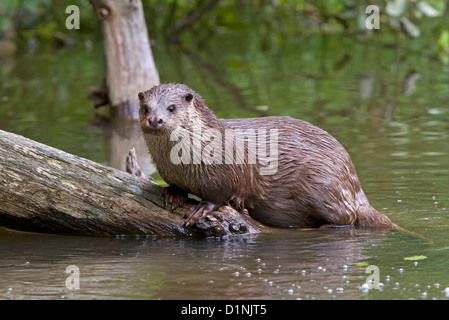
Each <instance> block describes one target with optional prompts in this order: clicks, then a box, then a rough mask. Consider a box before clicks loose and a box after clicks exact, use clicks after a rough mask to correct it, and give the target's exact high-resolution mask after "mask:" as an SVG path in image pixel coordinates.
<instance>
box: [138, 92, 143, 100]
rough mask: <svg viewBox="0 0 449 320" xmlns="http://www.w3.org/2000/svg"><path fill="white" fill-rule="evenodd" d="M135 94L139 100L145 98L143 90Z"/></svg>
mask: <svg viewBox="0 0 449 320" xmlns="http://www.w3.org/2000/svg"><path fill="white" fill-rule="evenodd" d="M137 95H138V96H139V100H143V99H145V95H144V94H143V92H139V93H138V94H137Z"/></svg>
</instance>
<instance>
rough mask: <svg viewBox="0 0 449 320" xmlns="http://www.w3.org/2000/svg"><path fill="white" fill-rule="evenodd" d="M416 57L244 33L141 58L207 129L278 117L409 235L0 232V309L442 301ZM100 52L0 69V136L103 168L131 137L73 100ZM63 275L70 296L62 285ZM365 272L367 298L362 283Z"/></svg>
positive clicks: (440, 95)
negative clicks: (197, 106)
mask: <svg viewBox="0 0 449 320" xmlns="http://www.w3.org/2000/svg"><path fill="white" fill-rule="evenodd" d="M423 43H424V46H423ZM432 45H434V44H433V42H432V39H430V38H429V39H426V38H425V37H424V39H421V42H420V46H421V47H418V44H417V43H416V42H413V41H411V40H408V39H405V38H402V36H397V37H396V38H395V37H394V36H391V38H388V37H385V38H382V40H380V39H379V38H376V37H374V38H372V39H358V40H355V38H354V37H345V36H342V35H337V34H335V35H329V34H328V35H322V34H311V35H308V36H302V37H301V36H295V37H291V38H289V39H285V41H284V43H282V44H277V43H275V42H273V43H271V44H269V45H268V46H267V45H266V43H264V42H263V40H262V39H258V37H257V36H255V35H254V34H253V33H252V31H247V32H243V33H242V32H240V33H232V32H229V33H225V34H221V35H218V36H217V37H215V38H213V39H212V40H211V41H210V42H209V43H208V44H207V45H206V46H205V47H203V48H201V50H194V49H186V48H179V47H170V46H167V45H164V44H163V43H160V42H157V43H156V44H155V46H154V48H153V50H154V52H153V53H154V57H155V60H156V64H157V67H158V70H159V73H160V76H161V79H162V81H163V82H182V83H186V84H188V85H189V86H191V87H192V88H194V89H195V90H196V91H197V92H198V93H199V94H200V95H202V96H203V98H205V99H206V102H207V104H208V105H209V107H210V108H211V109H213V110H214V111H215V112H216V114H217V115H218V116H220V117H226V118H227V117H253V116H264V115H290V116H293V117H297V118H301V119H304V120H306V121H309V122H311V123H314V124H316V125H318V126H320V127H321V128H323V129H325V130H327V131H328V132H330V133H331V134H332V135H333V136H335V137H336V138H337V139H338V140H339V141H340V142H341V143H342V144H343V145H344V146H345V147H346V148H347V150H348V151H349V153H350V155H351V157H352V159H353V161H354V163H355V165H356V168H357V170H358V174H359V178H360V180H361V183H362V186H363V188H364V190H365V192H366V194H367V196H368V198H369V199H370V201H371V203H372V204H373V206H375V207H376V208H377V209H379V210H381V211H383V212H385V213H386V214H387V215H388V216H389V217H390V218H391V219H392V220H393V221H394V222H396V223H397V224H399V225H400V226H402V227H403V228H405V229H407V230H409V231H412V232H415V233H416V234H419V236H413V235H409V234H406V233H400V232H389V233H380V232H370V231H364V230H317V231H309V232H298V231H294V230H279V232H277V233H276V234H272V235H258V236H251V237H238V238H229V239H221V240H219V239H214V240H203V241H197V240H188V239H184V240H182V239H179V240H150V239H142V238H131V239H129V238H128V239H122V238H120V237H118V238H113V239H98V238H87V237H69V236H50V235H38V234H27V233H20V232H15V231H10V230H6V229H0V248H1V249H0V271H1V272H0V299H127V298H132V299H158V298H160V299H238V298H240V299H241V298H249V299H448V298H449V293H448V294H446V293H445V291H444V290H445V288H448V287H449V274H448V272H447V270H448V268H449V183H448V181H449V105H448V102H447V101H449V66H447V65H446V66H445V65H443V64H442V62H441V61H440V60H439V58H438V55H437V54H436V53H435V51H434V50H433V49H432ZM102 50H103V49H102V44H101V43H96V44H94V45H93V47H92V49H86V48H85V47H84V45H82V44H80V45H78V46H76V47H74V48H68V49H64V50H60V51H58V52H56V53H33V54H24V55H20V56H16V57H11V58H6V59H3V60H2V64H1V66H0V81H1V86H0V129H2V130H7V131H12V132H15V133H19V134H22V135H24V136H27V137H29V138H31V139H34V140H37V141H40V142H43V143H46V144H49V145H51V146H54V147H57V148H60V149H62V150H65V151H68V152H70V153H74V154H77V155H80V156H83V157H86V158H89V159H91V160H94V161H97V162H101V163H105V164H111V165H113V164H112V163H113V162H114V166H115V162H117V161H116V160H117V159H115V160H114V161H113V160H111V157H115V158H117V152H116V150H118V149H123V150H129V148H130V146H133V145H137V144H138V143H139V142H138V141H139V138H138V135H136V134H135V133H133V132H132V129H133V128H134V127H133V126H132V125H129V124H126V125H122V126H120V127H119V128H117V127H115V125H114V124H113V123H110V122H108V121H104V120H102V117H101V115H102V114H104V113H105V112H104V110H97V111H96V110H94V109H93V107H92V104H91V103H90V102H89V101H88V100H87V98H86V88H87V87H88V86H92V85H98V84H99V83H100V82H101V81H102V79H103V75H104V62H103V51H102ZM128 131H131V133H129V132H128ZM123 138H126V140H123ZM119 154H120V153H119ZM118 158H119V160H118V162H120V156H118ZM0 205H1V204H0ZM446 250H448V251H446ZM410 256H425V257H426V258H425V259H423V260H416V259H415V260H416V261H413V260H405V259H404V258H405V257H410ZM421 258H423V257H421ZM70 265H76V266H77V267H78V268H79V272H80V289H75V290H69V289H67V288H66V282H65V281H66V278H67V277H68V274H67V273H66V272H65V271H66V268H67V266H70ZM368 265H374V266H377V267H378V270H379V281H380V285H379V289H375V288H373V289H367V288H366V286H364V283H365V281H366V280H367V277H368V276H369V275H370V273H366V268H367V266H368ZM448 291H449V289H448Z"/></svg>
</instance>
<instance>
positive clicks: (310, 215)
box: [139, 84, 398, 229]
mask: <svg viewBox="0 0 449 320" xmlns="http://www.w3.org/2000/svg"><path fill="white" fill-rule="evenodd" d="M189 94H190V95H192V96H191V97H190V96H188V95H189ZM186 97H187V98H186ZM190 98H191V99H190ZM139 100H140V103H141V109H140V124H141V127H142V131H143V132H144V138H145V140H146V143H147V146H148V150H149V152H150V154H151V156H152V157H153V160H154V162H155V163H156V166H157V169H158V171H159V173H160V175H161V177H162V178H163V179H164V180H165V181H166V182H167V183H168V184H170V185H171V186H175V187H177V188H179V189H181V190H183V191H184V192H189V193H192V194H195V195H197V196H199V197H200V198H202V199H203V200H207V201H209V202H212V203H214V204H216V205H224V204H231V205H233V206H234V207H236V208H237V209H241V208H242V207H243V206H244V207H245V208H246V209H248V211H249V213H250V215H251V216H252V217H253V218H254V219H256V220H258V221H260V222H262V223H264V224H267V225H271V226H276V227H338V226H357V227H374V228H392V229H396V228H398V226H397V225H396V224H394V223H393V222H391V221H390V219H389V218H388V217H386V216H385V215H384V214H382V213H380V212H378V211H377V210H375V209H374V208H373V207H372V206H371V205H370V203H369V201H368V199H367V197H366V195H365V193H364V192H363V190H362V188H361V186H360V182H359V180H358V177H357V173H356V170H355V168H354V165H353V163H352V161H351V159H350V157H349V155H348V153H347V152H346V150H345V149H344V148H343V146H342V145H341V144H340V143H339V142H338V141H337V140H336V139H335V138H333V137H332V136H331V135H330V134H328V133H327V132H326V131H324V130H322V129H320V128H318V127H316V126H314V125H312V124H310V123H307V122H305V121H302V120H298V119H293V118H290V117H264V118H253V119H218V118H217V117H216V116H215V115H214V113H213V112H212V111H211V110H210V109H209V108H208V107H207V106H206V104H205V103H204V101H203V100H202V99H201V97H200V96H199V95H198V94H197V93H195V92H194V91H193V90H192V89H190V88H189V87H188V86H186V85H183V84H162V85H159V86H155V87H153V88H152V89H150V90H148V91H146V92H144V93H139ZM171 105H174V106H175V107H176V112H173V113H172V112H169V111H168V107H169V106H171ZM145 106H146V109H145ZM145 110H146V111H148V112H144V111H145ZM150 118H152V119H163V124H161V125H160V126H159V127H158V128H152V127H151V125H149V119H150ZM194 124H199V125H200V126H201V127H202V128H203V129H204V130H206V129H207V128H215V129H217V130H219V131H220V132H221V133H223V136H224V130H225V129H266V130H270V129H278V130H279V131H278V132H279V136H278V137H279V143H278V161H279V162H278V169H277V171H276V173H275V174H272V175H261V174H260V165H259V164H258V163H257V164H249V163H248V162H247V161H245V163H243V164H205V163H201V164H192V163H188V164H182V163H181V164H174V163H173V162H172V161H171V159H170V150H171V148H173V147H174V145H175V144H176V143H178V141H170V133H171V132H173V130H176V129H177V128H182V129H183V130H185V132H189V130H191V129H192V126H193V125H194ZM203 147H204V145H203ZM223 148H224V147H223ZM245 150H246V149H245Z"/></svg>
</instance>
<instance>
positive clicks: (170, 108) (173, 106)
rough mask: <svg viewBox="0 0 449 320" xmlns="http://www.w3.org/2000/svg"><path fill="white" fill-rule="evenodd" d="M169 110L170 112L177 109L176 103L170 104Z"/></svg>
mask: <svg viewBox="0 0 449 320" xmlns="http://www.w3.org/2000/svg"><path fill="white" fill-rule="evenodd" d="M167 110H168V111H170V112H174V111H175V110H176V106H175V105H174V104H172V105H170V106H168V108H167Z"/></svg>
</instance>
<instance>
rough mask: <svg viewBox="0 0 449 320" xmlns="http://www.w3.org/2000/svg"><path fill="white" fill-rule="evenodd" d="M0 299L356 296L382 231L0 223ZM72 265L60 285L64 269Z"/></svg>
mask: <svg viewBox="0 0 449 320" xmlns="http://www.w3.org/2000/svg"><path fill="white" fill-rule="evenodd" d="M0 232H1V233H0V235H1V237H2V242H1V243H0V268H1V275H0V288H2V290H1V291H0V299H10V298H13V299H22V298H55V299H61V298H73V299H99V298H101V299H102V298H105V299H114V298H145V299H147V298H149V299H157V298H161V299H214V298H216V299H227V298H234V299H238V298H249V299H270V298H271V299H272V298H275V299H279V298H285V299H297V298H302V299H313V298H324V299H335V298H337V299H338V298H346V299H347V298H360V297H362V296H363V293H362V292H361V291H360V289H359V287H360V286H361V285H362V284H363V283H364V282H365V279H366V277H367V275H366V274H365V268H363V267H357V266H355V265H354V264H356V263H359V262H361V261H364V260H366V259H367V258H368V256H366V255H365V252H366V250H367V249H368V248H369V247H370V246H371V245H372V244H376V245H379V244H381V243H382V242H383V241H384V239H386V238H387V237H389V236H388V235H385V234H380V233H369V232H366V231H356V230H334V231H329V230H325V231H324V230H322V231H307V232H304V231H297V230H279V232H278V233H277V234H273V235H264V236H251V237H236V238H229V239H225V240H217V239H212V240H206V241H196V240H187V239H186V240H159V241H154V240H145V239H98V238H88V237H57V236H46V235H35V234H26V233H17V232H12V231H7V230H1V231H0ZM69 265H76V266H77V267H78V268H79V270H80V289H79V290H68V289H67V288H66V287H65V280H66V278H67V277H68V274H66V273H65V270H66V267H67V266H69Z"/></svg>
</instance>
